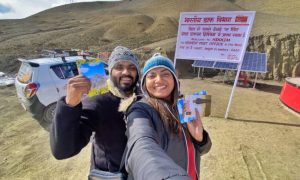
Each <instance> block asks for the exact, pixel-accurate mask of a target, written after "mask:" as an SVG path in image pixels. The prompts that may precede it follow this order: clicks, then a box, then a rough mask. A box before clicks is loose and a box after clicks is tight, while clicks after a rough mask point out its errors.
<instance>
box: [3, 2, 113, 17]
mask: <svg viewBox="0 0 300 180" xmlns="http://www.w3.org/2000/svg"><path fill="white" fill-rule="evenodd" d="M92 1H96V0H0V19H21V18H26V17H28V16H30V15H33V14H36V13H38V12H40V11H44V10H46V9H49V8H52V7H56V6H60V5H63V4H69V3H72V2H73V3H76V2H92ZM98 1H99V0H98ZM100 1H116V0H100Z"/></svg>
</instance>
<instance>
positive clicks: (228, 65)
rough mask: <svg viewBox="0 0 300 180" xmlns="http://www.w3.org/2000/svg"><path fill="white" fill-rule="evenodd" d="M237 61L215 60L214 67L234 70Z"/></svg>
mask: <svg viewBox="0 0 300 180" xmlns="http://www.w3.org/2000/svg"><path fill="white" fill-rule="evenodd" d="M237 66H238V63H231V62H216V64H215V66H214V68H216V69H229V70H236V69H237Z"/></svg>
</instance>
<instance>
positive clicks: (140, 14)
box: [0, 0, 300, 73]
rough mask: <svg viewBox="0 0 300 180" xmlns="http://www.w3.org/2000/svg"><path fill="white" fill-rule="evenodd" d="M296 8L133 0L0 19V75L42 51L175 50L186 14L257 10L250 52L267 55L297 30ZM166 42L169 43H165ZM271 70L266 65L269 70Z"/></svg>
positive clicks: (241, 0) (277, 2) (245, 0)
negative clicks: (271, 44)
mask: <svg viewBox="0 0 300 180" xmlns="http://www.w3.org/2000/svg"><path fill="white" fill-rule="evenodd" d="M299 7H300V2H299V1H296V0H294V1H293V0H288V1H282V0H272V1H271V0H268V1H263V2H262V1H258V0H254V1H250V0H227V1H226V0H210V1H207V0H188V1H180V0H132V1H122V2H90V3H74V4H68V5H63V6H59V7H56V8H52V9H48V10H46V11H43V12H40V13H38V14H35V15H33V16H30V17H28V18H25V19H20V20H1V21H0V71H4V72H16V71H17V69H18V67H19V64H18V62H17V61H16V59H17V58H18V57H24V58H29V57H35V56H36V55H37V54H38V51H40V50H42V49H53V48H83V49H96V50H111V49H112V48H113V47H114V46H116V45H119V44H121V45H124V46H128V47H130V48H139V47H143V46H147V45H148V46H149V45H151V44H152V43H156V45H160V46H163V47H165V48H169V49H171V50H173V51H174V47H175V42H176V39H175V37H176V35H177V26H178V17H179V14H180V12H184V11H237V10H256V11H257V14H256V17H255V22H254V27H253V30H252V37H258V38H262V37H263V38H262V39H261V40H259V42H255V40H257V38H256V39H253V42H252V43H254V44H253V45H252V47H253V48H252V49H251V47H250V46H249V48H250V49H251V50H256V51H264V52H267V50H268V49H267V47H266V46H267V44H265V41H267V40H268V39H270V38H271V37H273V36H275V41H276V40H278V39H279V40H280V41H281V40H282V38H285V37H286V36H288V35H294V34H296V33H298V32H300V20H299V19H298V18H296V17H299V11H297V9H299ZM172 38H173V39H172ZM264 38H268V39H267V40H264ZM297 38H298V36H297V37H296V39H297ZM167 39H170V41H169V43H168V44H164V42H165V40H167ZM287 39H289V38H287ZM294 39H295V38H294ZM160 41H162V43H158V42H160ZM269 41H270V40H269ZM284 41H286V40H285V39H284ZM157 43H158V44H157ZM250 43H251V41H250ZM294 44H296V42H294V43H293V46H294ZM256 46H258V47H260V49H259V48H258V47H256ZM261 46H263V48H261ZM295 58H298V57H295ZM296 62H297V60H296ZM295 65H296V64H295V63H292V64H291V65H290V66H291V68H290V69H293V68H294V66H295ZM273 68H274V67H269V69H270V71H272V72H273ZM291 71H292V70H291ZM287 73H290V72H287Z"/></svg>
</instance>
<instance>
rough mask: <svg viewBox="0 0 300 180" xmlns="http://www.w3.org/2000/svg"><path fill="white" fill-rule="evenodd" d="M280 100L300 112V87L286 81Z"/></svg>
mask: <svg viewBox="0 0 300 180" xmlns="http://www.w3.org/2000/svg"><path fill="white" fill-rule="evenodd" d="M280 100H281V101H282V102H283V103H284V104H286V105H287V106H288V107H290V108H292V109H294V110H295V111H297V112H299V113H300V88H297V87H295V86H293V85H291V84H289V83H287V82H285V83H284V85H283V87H282V90H281V93H280Z"/></svg>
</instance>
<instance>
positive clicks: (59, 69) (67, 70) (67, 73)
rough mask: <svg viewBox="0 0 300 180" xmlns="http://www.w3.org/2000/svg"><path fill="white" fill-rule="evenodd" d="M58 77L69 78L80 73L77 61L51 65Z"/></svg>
mask: <svg viewBox="0 0 300 180" xmlns="http://www.w3.org/2000/svg"><path fill="white" fill-rule="evenodd" d="M51 69H52V70H53V71H54V73H55V74H56V76H57V77H59V78H60V79H68V78H72V77H74V76H76V75H78V69H77V66H76V63H65V64H59V65H54V66H51Z"/></svg>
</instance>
